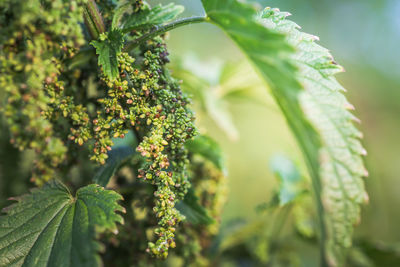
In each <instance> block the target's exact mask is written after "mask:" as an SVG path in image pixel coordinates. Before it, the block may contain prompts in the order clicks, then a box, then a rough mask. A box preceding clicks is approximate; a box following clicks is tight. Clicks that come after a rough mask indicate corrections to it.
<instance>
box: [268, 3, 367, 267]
mask: <svg viewBox="0 0 400 267" xmlns="http://www.w3.org/2000/svg"><path fill="white" fill-rule="evenodd" d="M287 15H288V14H287V13H284V12H280V11H279V10H277V9H265V10H264V12H263V14H262V18H263V19H265V20H264V21H263V22H264V23H265V25H266V27H269V28H271V29H275V30H277V31H278V32H281V33H284V34H286V35H287V40H288V43H290V44H291V45H293V46H294V47H296V48H297V49H298V52H297V53H295V54H294V55H292V56H291V59H292V60H293V63H295V65H296V67H297V68H298V70H299V71H298V74H297V76H296V78H297V79H298V81H299V82H300V83H301V86H302V88H303V89H302V92H301V93H300V94H299V96H298V101H299V103H300V105H301V108H302V110H303V112H304V114H305V115H306V116H307V118H308V120H309V121H310V122H311V123H312V125H313V127H314V128H315V130H316V131H317V132H318V133H319V135H320V141H321V144H320V146H319V150H318V154H317V155H314V157H316V158H315V159H314V161H316V163H315V165H316V164H320V167H319V173H318V176H317V177H313V178H314V179H316V178H318V179H319V180H320V184H321V193H320V194H321V202H322V203H321V204H322V206H323V208H324V211H323V220H324V224H325V228H326V229H325V231H326V233H325V234H326V236H325V240H323V242H325V246H326V248H325V249H326V252H325V253H326V257H327V260H328V263H329V264H330V265H333V266H340V265H342V263H343V261H344V258H345V256H344V254H345V249H346V248H348V247H350V246H351V235H352V232H353V230H352V229H353V225H354V224H356V223H358V221H359V219H360V206H359V205H360V204H362V203H364V202H366V201H367V198H368V197H367V194H366V192H365V190H364V183H363V181H362V176H365V175H367V172H366V170H365V167H364V165H363V162H362V159H361V155H365V154H366V152H365V149H364V148H363V147H362V146H361V144H360V141H359V138H361V137H362V135H361V133H360V132H359V131H358V130H357V129H356V128H355V127H354V125H353V123H352V121H357V119H356V118H355V117H354V115H352V114H351V113H350V112H349V111H348V110H349V109H350V110H351V109H353V106H352V105H351V104H349V103H348V101H347V100H346V98H345V97H344V96H343V95H342V93H341V92H343V91H344V88H343V87H342V86H341V85H340V84H339V83H338V82H337V81H336V79H335V78H334V77H333V75H334V74H336V73H338V72H341V71H342V70H343V68H342V67H341V66H339V65H338V64H337V63H336V62H335V61H334V60H333V57H332V56H331V55H330V53H329V51H328V50H327V49H325V48H323V47H321V46H319V45H317V44H316V43H315V42H314V41H315V40H316V39H317V38H316V37H315V36H313V35H309V34H305V33H302V32H300V31H298V26H297V25H296V24H295V23H294V22H291V21H289V20H286V19H285V18H286V16H287ZM314 175H315V174H314Z"/></svg>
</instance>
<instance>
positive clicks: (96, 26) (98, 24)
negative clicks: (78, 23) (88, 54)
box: [84, 0, 106, 40]
mask: <svg viewBox="0 0 400 267" xmlns="http://www.w3.org/2000/svg"><path fill="white" fill-rule="evenodd" d="M84 19H85V24H86V26H87V28H88V29H89V33H90V35H91V37H92V39H93V40H97V39H98V38H99V35H100V34H101V33H103V32H105V31H106V28H105V26H104V22H103V18H102V16H101V14H100V12H99V9H98V8H97V5H96V2H95V1H94V0H89V1H88V2H87V4H86V6H85V9H84Z"/></svg>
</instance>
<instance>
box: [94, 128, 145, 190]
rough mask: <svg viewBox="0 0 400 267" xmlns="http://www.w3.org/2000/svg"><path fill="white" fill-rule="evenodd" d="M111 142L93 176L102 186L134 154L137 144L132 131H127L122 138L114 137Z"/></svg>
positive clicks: (105, 184)
mask: <svg viewBox="0 0 400 267" xmlns="http://www.w3.org/2000/svg"><path fill="white" fill-rule="evenodd" d="M113 142H114V145H113V146H112V149H111V151H109V152H108V153H107V155H108V158H107V161H106V163H105V164H104V165H103V166H101V167H100V168H99V169H98V170H97V172H96V174H95V176H94V177H93V182H95V183H96V184H98V185H101V186H104V187H105V186H107V184H108V182H109V181H110V179H111V177H112V176H113V175H114V174H115V172H116V171H117V169H118V168H119V167H120V166H121V165H122V164H123V163H124V162H125V161H126V160H128V159H129V158H130V157H131V156H132V155H134V154H135V147H136V146H137V140H136V137H135V135H134V134H133V132H132V131H129V132H128V133H127V134H126V135H125V137H124V138H123V139H121V138H115V139H114V140H113Z"/></svg>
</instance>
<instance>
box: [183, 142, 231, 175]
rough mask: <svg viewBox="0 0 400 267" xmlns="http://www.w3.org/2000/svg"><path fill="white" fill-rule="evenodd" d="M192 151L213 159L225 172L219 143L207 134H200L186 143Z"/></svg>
mask: <svg viewBox="0 0 400 267" xmlns="http://www.w3.org/2000/svg"><path fill="white" fill-rule="evenodd" d="M185 146H186V148H187V149H188V150H189V152H190V153H193V154H199V155H200V156H202V157H203V158H205V159H207V160H209V161H211V162H212V163H213V164H214V165H215V167H217V168H218V169H219V170H221V171H223V172H225V164H224V157H223V154H222V151H221V148H220V147H219V145H218V144H217V143H216V142H215V141H214V140H213V139H211V138H210V137H208V136H206V135H198V136H196V137H195V138H194V139H191V140H188V141H187V142H186V143H185Z"/></svg>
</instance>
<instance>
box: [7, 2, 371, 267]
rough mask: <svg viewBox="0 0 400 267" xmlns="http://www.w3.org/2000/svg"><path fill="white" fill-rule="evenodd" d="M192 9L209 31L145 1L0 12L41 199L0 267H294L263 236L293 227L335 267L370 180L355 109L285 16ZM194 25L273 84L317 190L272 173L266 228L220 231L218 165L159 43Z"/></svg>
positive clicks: (291, 257) (215, 7) (11, 100)
mask: <svg viewBox="0 0 400 267" xmlns="http://www.w3.org/2000/svg"><path fill="white" fill-rule="evenodd" d="M201 2H202V4H203V7H204V10H205V15H204V16H199V17H189V18H181V19H177V17H178V15H179V14H181V12H182V11H183V7H182V6H179V5H175V4H173V3H169V4H165V5H156V6H154V7H150V5H149V4H148V3H146V2H145V1H142V0H121V1H116V0H115V1H114V0H104V1H97V3H96V2H95V1H93V0H70V1H66V0H12V1H11V0H3V1H1V2H0V25H1V34H0V48H1V51H0V87H1V88H2V89H1V90H2V106H1V114H2V125H3V132H6V134H7V136H8V137H7V142H11V144H13V145H14V146H15V147H16V148H18V149H19V151H20V152H18V153H27V154H29V155H31V163H32V168H31V170H30V172H29V173H30V176H31V182H33V183H34V184H36V186H37V188H35V189H33V190H32V191H31V192H30V193H29V194H27V195H23V196H21V197H16V198H13V199H12V200H15V201H16V203H15V204H13V205H11V206H9V207H7V208H5V209H4V214H3V215H2V216H1V217H0V266H98V265H102V264H104V265H106V266H128V265H137V266H148V265H162V264H166V265H171V266H177V265H183V266H187V265H194V266H198V265H204V266H213V265H214V266H215V265H217V264H218V263H220V262H222V261H223V260H227V261H232V260H235V259H238V258H240V257H244V258H246V259H249V260H250V259H251V260H252V261H253V262H255V263H257V264H259V265H260V264H272V265H273V266H280V265H282V266H290V265H295V264H296V262H297V261H298V259H296V256H295V252H296V251H295V250H294V249H293V246H292V245H290V244H291V243H290V242H291V241H287V242H286V241H282V240H281V241H280V242H275V243H274V242H273V241H274V240H273V235H270V234H265V232H266V231H265V229H266V228H268V227H272V226H271V225H270V224H271V220H273V219H276V220H277V221H276V222H275V227H276V226H279V224H281V223H282V220H283V219H284V218H286V217H282V216H283V215H282V216H281V215H279V214H281V213H282V214H286V213H288V212H289V211H293V214H294V215H293V216H294V225H293V228H294V229H295V230H294V231H293V232H294V233H293V234H294V235H298V234H300V236H302V237H303V238H305V239H308V240H309V241H310V242H311V243H312V242H314V243H318V244H319V247H320V252H321V253H320V264H321V265H322V266H343V265H344V263H345V261H346V259H348V256H346V254H347V253H346V251H348V249H349V248H350V247H351V243H352V232H353V225H355V224H356V223H358V221H359V217H360V204H362V203H364V202H366V201H367V194H366V192H365V190H364V184H363V181H362V177H363V176H366V175H367V172H366V170H365V168H364V166H363V161H362V158H361V156H362V155H365V154H366V152H365V150H364V149H363V148H362V146H361V144H360V141H359V139H360V138H361V137H362V135H361V133H360V132H359V131H358V130H357V129H356V128H355V127H354V126H353V121H357V119H356V118H355V117H354V116H353V115H352V114H351V113H350V112H349V110H352V109H353V106H352V105H351V104H349V103H348V102H347V100H346V98H345V97H344V96H343V95H342V92H343V91H344V88H343V87H342V86H341V85H340V84H339V83H338V82H337V81H336V79H335V78H334V75H335V74H336V73H338V72H341V71H342V70H343V69H342V67H341V66H339V65H338V64H337V63H336V62H335V61H334V60H333V58H332V56H331V54H330V53H329V51H328V50H327V49H325V48H323V47H321V46H319V45H318V44H316V42H315V41H316V40H317V37H315V36H313V35H310V34H306V33H303V32H301V31H300V30H299V27H298V26H297V25H296V24H295V23H294V22H292V21H290V20H288V19H287V16H288V15H289V13H286V12H281V11H279V10H278V9H273V8H265V9H263V10H260V9H258V8H257V7H256V6H253V5H251V4H249V3H245V2H243V1H239V0H202V1H201ZM202 22H204V23H212V24H214V25H216V26H218V27H220V28H221V29H222V30H223V31H224V32H225V33H226V35H227V36H229V37H230V38H231V39H232V40H233V41H234V42H235V43H236V45H237V46H238V47H239V48H240V49H241V50H242V51H243V53H244V54H245V55H246V56H247V58H248V60H249V61H250V62H251V63H252V65H253V66H254V68H255V69H256V70H257V71H258V73H259V74H260V76H261V77H262V79H263V80H265V82H266V83H267V84H268V87H269V88H270V92H271V94H272V96H273V97H274V99H275V100H276V103H277V104H278V106H279V107H280V109H281V111H282V113H283V115H284V117H285V118H286V121H287V123H288V125H289V126H290V129H291V130H292V132H293V134H294V136H295V138H296V139H297V142H298V144H299V146H300V148H301V151H302V153H303V156H304V161H305V163H306V165H307V167H308V172H309V177H310V178H311V179H310V181H311V182H310V185H308V180H307V179H303V178H302V176H301V175H300V174H299V172H298V171H297V169H296V167H295V166H294V165H293V163H291V162H290V161H288V160H287V159H282V158H280V159H277V161H276V162H275V163H274V164H273V166H274V170H275V172H276V174H277V176H278V177H279V179H280V180H281V184H280V187H279V189H278V190H277V192H276V194H275V195H274V197H273V198H272V199H271V201H270V202H268V203H267V204H266V205H264V207H261V209H260V210H261V211H260V220H258V221H256V222H253V223H250V224H246V225H245V226H243V227H230V228H229V227H227V228H225V229H223V230H221V231H219V217H220V213H221V209H222V206H223V203H224V201H225V192H226V178H225V173H226V172H225V170H224V166H223V159H222V155H221V151H220V149H219V148H218V145H217V144H216V143H215V142H214V141H213V140H211V139H210V138H209V137H207V136H205V135H202V134H201V133H200V132H199V130H198V129H197V128H196V125H195V117H194V113H193V111H192V108H191V99H190V98H189V97H188V96H187V95H186V94H185V93H184V92H183V91H182V90H181V88H180V84H181V82H180V81H179V80H177V79H175V78H174V77H172V76H171V73H170V71H169V70H168V65H167V63H168V62H169V58H168V50H167V47H166V44H165V40H164V39H165V35H166V32H167V31H170V30H172V29H174V28H177V27H180V26H184V25H187V24H193V23H202ZM209 41H211V40H209ZM177 76H178V77H180V78H183V79H185V78H188V80H187V81H185V80H184V81H183V86H184V87H185V89H187V91H189V92H195V93H194V94H192V95H193V97H194V102H199V103H200V105H203V106H207V105H209V103H208V101H213V100H212V99H210V97H209V95H207V92H206V90H207V88H206V87H207V86H205V85H204V83H203V84H201V83H196V82H192V81H195V80H196V78H195V74H193V73H189V72H188V71H186V72H185V70H182V71H179V70H177ZM203 87H205V88H203ZM236 93H238V92H236ZM240 93H242V92H239V95H240ZM3 156H4V155H3ZM5 157H7V155H5ZM8 167H9V168H13V167H12V166H8ZM71 177H73V178H71ZM8 179H13V177H8ZM71 190H73V191H76V193H71ZM312 207H314V208H312ZM276 213H277V214H278V215H277V216H275V215H276ZM271 214H274V216H270V215H271ZM279 218H280V219H279ZM279 220H281V221H279ZM272 223H274V222H272ZM272 228H273V227H272ZM168 255H169V256H168ZM102 262H103V263H102Z"/></svg>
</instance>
